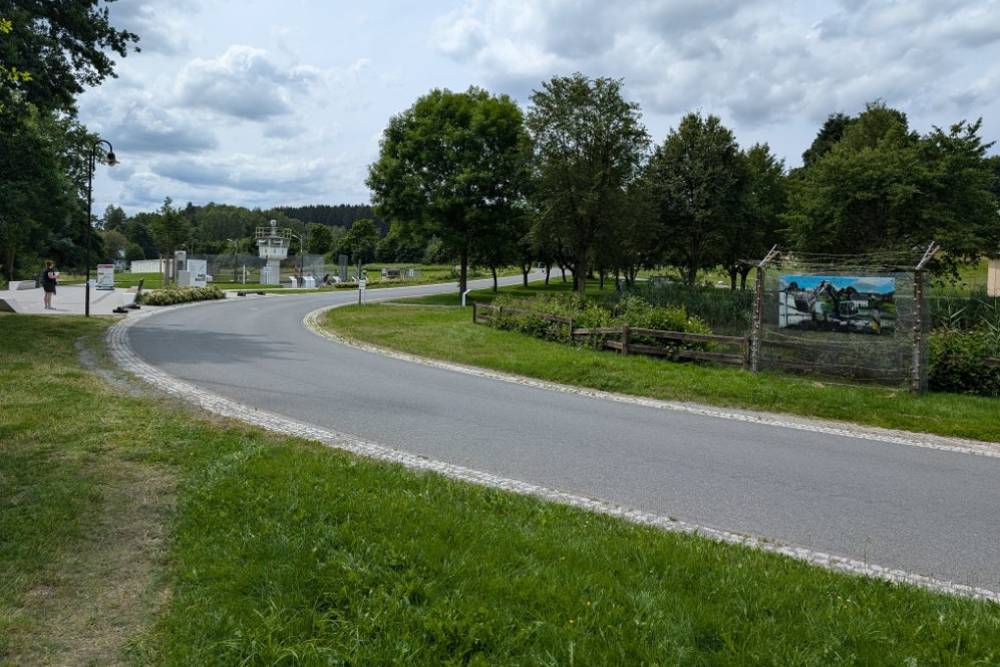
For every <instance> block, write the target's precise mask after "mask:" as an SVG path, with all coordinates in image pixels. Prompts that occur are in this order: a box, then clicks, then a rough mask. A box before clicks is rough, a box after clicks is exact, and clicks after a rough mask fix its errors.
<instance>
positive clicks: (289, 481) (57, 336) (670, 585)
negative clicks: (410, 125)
mask: <svg viewBox="0 0 1000 667" xmlns="http://www.w3.org/2000/svg"><path fill="white" fill-rule="evenodd" d="M106 324H107V321H106V320H104V321H101V320H99V319H96V318H95V319H91V320H83V319H82V318H76V319H74V318H60V319H57V318H42V317H35V318H32V317H24V316H16V317H15V316H0V327H3V331H4V332H5V334H9V335H7V336H5V345H4V346H3V347H2V348H0V404H2V405H3V406H4V409H3V410H2V411H0V663H4V662H10V663H12V664H24V663H28V664H37V663H44V662H49V663H53V664H114V663H118V662H134V663H136V664H177V665H181V664H183V665H193V664H348V663H349V664H400V663H407V664H428V665H430V664H433V665H438V664H531V665H535V664H670V663H680V662H683V663H693V664H720V663H721V664H773V663H775V662H781V663H784V664H829V663H847V664H940V663H954V664H959V663H961V664H969V663H973V662H977V663H978V664H993V663H995V662H996V661H998V660H1000V639H998V638H1000V607H998V606H997V605H992V604H987V603H977V602H973V601H969V600H962V599H956V598H949V597H946V596H941V595H933V594H930V593H927V592H924V591H919V590H915V589H910V588H905V587H897V586H893V585H890V584H887V583H883V582H877V581H872V580H867V579H861V578H853V577H847V576H843V575H836V574H833V573H830V572H826V571H823V570H818V569H814V568H811V567H808V566H806V565H804V564H802V563H799V562H796V561H792V560H788V559H784V558H780V557H777V556H773V555H768V554H764V553H760V552H755V551H750V550H746V549H741V548H737V547H732V546H728V545H721V544H716V543H712V542H708V541H706V540H702V539H698V538H693V537H687V536H679V535H670V534H664V533H662V532H659V531H656V530H653V529H648V528H641V527H636V526H631V525H628V524H625V523H622V522H619V521H615V520H612V519H608V518H606V517H600V516H594V515H591V514H588V513H585V512H581V511H577V510H572V509H569V508H565V507H561V506H557V505H551V504H546V503H542V502H538V501H535V500H532V499H528V498H522V497H518V496H513V495H510V494H506V493H501V492H498V491H493V490H485V489H481V488H477V487H472V486H469V485H466V484H461V483H456V482H452V481H449V480H446V479H443V478H441V477H439V476H436V475H431V474H417V473H412V472H409V471H406V470H404V469H402V468H399V467H396V466H389V465H384V464H377V463H373V462H370V461H365V460H363V459H358V458H356V457H353V456H349V455H346V454H343V453H338V452H334V451H331V450H328V449H326V448H323V447H320V446H317V445H313V444H310V443H308V442H304V441H300V440H296V439H291V438H281V437H276V436H271V435H268V434H266V433H263V432H261V431H259V430H256V429H250V428H244V427H241V426H238V425H232V424H229V423H224V422H221V423H220V422H219V421H218V420H211V419H207V418H204V417H199V416H197V415H195V414H192V413H190V412H189V411H188V410H187V409H186V408H183V407H178V406H172V405H171V404H170V403H168V402H165V401H163V399H153V398H150V397H144V396H134V395H130V394H129V393H127V392H126V391H124V390H123V389H122V388H121V387H116V386H113V385H110V384H108V383H107V382H106V381H104V380H102V379H101V378H100V377H99V376H97V375H95V374H94V373H91V372H89V371H87V370H85V369H83V368H81V366H80V363H79V359H78V355H77V352H76V350H75V349H74V341H75V340H77V339H78V338H79V337H80V336H90V337H95V336H99V335H100V334H101V332H102V329H103V327H104V326H105V325H106ZM137 561H138V562H139V565H137V564H136V562H137Z"/></svg>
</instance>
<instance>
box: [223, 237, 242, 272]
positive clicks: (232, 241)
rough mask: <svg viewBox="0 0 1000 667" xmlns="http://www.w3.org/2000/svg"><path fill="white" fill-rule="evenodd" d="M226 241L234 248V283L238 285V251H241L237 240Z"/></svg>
mask: <svg viewBox="0 0 1000 667" xmlns="http://www.w3.org/2000/svg"><path fill="white" fill-rule="evenodd" d="M226 241H228V242H229V244H230V245H231V246H232V248H233V282H234V283H236V282H239V279H238V278H237V276H236V261H237V260H236V251H237V250H239V247H238V245H237V243H236V239H226Z"/></svg>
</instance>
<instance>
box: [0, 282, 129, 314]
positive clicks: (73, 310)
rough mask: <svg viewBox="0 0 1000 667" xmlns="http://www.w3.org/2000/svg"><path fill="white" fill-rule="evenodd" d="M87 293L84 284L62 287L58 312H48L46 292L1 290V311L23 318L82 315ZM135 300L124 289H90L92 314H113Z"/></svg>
mask: <svg viewBox="0 0 1000 667" xmlns="http://www.w3.org/2000/svg"><path fill="white" fill-rule="evenodd" d="M85 292H86V290H85V289H84V286H83V285H60V286H59V287H58V288H57V289H56V294H55V296H54V297H52V305H53V307H54V308H55V310H45V308H44V304H45V302H44V300H43V299H44V296H45V293H44V292H43V291H42V289H41V288H35V289H26V290H15V291H11V290H0V311H8V312H10V311H13V312H15V313H21V314H23V315H83V311H84V293H85ZM134 300H135V293H134V292H128V291H126V290H124V289H115V290H97V289H94V288H93V287H91V288H90V314H91V315H111V314H112V313H113V312H114V309H115V308H118V307H119V306H126V305H128V304H130V303H132V302H133V301H134ZM5 306H6V307H5Z"/></svg>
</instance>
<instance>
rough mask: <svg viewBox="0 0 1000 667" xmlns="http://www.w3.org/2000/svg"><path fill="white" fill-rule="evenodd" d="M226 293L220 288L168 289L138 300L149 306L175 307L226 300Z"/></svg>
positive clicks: (140, 297)
mask: <svg viewBox="0 0 1000 667" xmlns="http://www.w3.org/2000/svg"><path fill="white" fill-rule="evenodd" d="M225 298H226V293H225V292H223V291H222V290H220V289H219V288H218V287H214V286H213V287H168V288H165V289H160V290H156V291H154V292H145V293H143V294H141V295H140V296H139V298H137V299H136V300H137V301H139V302H140V303H144V304H146V305H149V306H173V305H174V304H178V303H189V302H192V301H211V300H213V299H225Z"/></svg>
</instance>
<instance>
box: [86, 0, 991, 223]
mask: <svg viewBox="0 0 1000 667" xmlns="http://www.w3.org/2000/svg"><path fill="white" fill-rule="evenodd" d="M109 7H110V9H111V17H112V21H113V23H114V24H115V25H116V26H118V27H122V28H127V29H129V30H131V31H132V32H135V33H137V34H139V35H140V37H141V42H140V44H139V46H140V48H141V52H139V53H134V52H132V53H129V54H128V56H127V57H126V58H123V59H118V65H117V72H118V75H119V76H118V78H117V79H113V80H108V81H106V82H105V83H104V84H102V85H101V86H99V87H97V88H93V89H91V90H88V91H87V92H86V93H84V95H83V96H82V97H81V99H80V104H79V111H80V119H81V120H82V121H83V122H84V123H85V124H86V125H87V126H88V127H89V128H90V129H91V130H93V131H95V132H98V133H99V134H100V135H101V136H102V137H103V138H105V139H107V140H109V141H110V142H111V143H112V144H114V147H115V151H116V153H117V157H118V159H119V160H120V162H121V164H120V165H118V166H116V167H113V168H109V167H100V168H99V169H98V174H97V175H96V177H95V185H94V188H95V189H94V200H95V209H96V210H103V209H104V207H105V206H107V205H109V204H115V205H119V206H122V207H124V208H125V209H126V210H127V211H129V212H130V213H134V212H137V211H140V210H151V209H154V208H157V207H159V206H160V204H162V202H163V199H164V198H165V197H171V198H172V199H173V200H174V202H176V203H180V204H183V203H185V202H188V201H191V202H194V203H195V204H205V203H208V202H210V201H214V202H218V203H229V204H237V205H242V206H248V207H261V208H270V207H272V206H279V205H301V204H337V203H366V202H368V201H369V196H370V195H369V192H368V189H367V188H366V186H365V183H364V182H365V177H366V174H367V168H368V165H369V164H370V163H371V162H372V161H373V160H374V159H375V158H376V156H377V155H378V143H379V138H380V136H381V133H382V131H383V129H384V128H385V126H386V124H387V122H388V120H389V118H390V117H391V116H392V115H393V114H396V113H399V112H401V111H403V110H405V109H407V108H408V107H409V106H411V105H412V104H413V102H414V101H415V100H416V99H417V98H418V97H419V96H421V95H423V94H425V93H426V92H428V91H429V90H431V89H434V88H448V89H450V90H456V91H457V90H465V89H466V88H468V87H469V86H471V85H475V86H479V87H482V88H485V89H487V90H489V91H491V92H493V93H497V94H499V93H505V94H508V95H510V96H511V97H512V98H513V99H514V100H515V101H517V102H518V103H519V104H520V105H522V107H523V108H524V109H525V110H527V109H528V108H529V106H530V96H531V93H532V91H533V90H536V89H538V88H540V86H541V83H542V82H543V81H545V80H547V79H549V78H551V77H552V76H555V75H567V74H572V73H573V72H582V73H583V74H585V75H587V76H590V77H599V76H606V77H613V78H620V79H623V80H624V91H625V95H626V96H627V97H628V98H629V99H630V100H633V101H635V102H637V103H638V104H639V105H640V106H641V108H642V114H643V122H644V124H645V126H646V128H647V130H648V131H649V134H650V136H651V138H652V140H653V141H654V142H655V143H661V142H662V141H663V140H664V138H665V137H666V135H667V133H668V132H669V131H670V129H671V128H672V127H676V126H677V124H678V122H679V120H680V118H681V117H682V116H683V115H684V114H685V113H688V112H691V111H700V112H702V113H712V114H715V115H717V116H719V117H721V118H722V120H723V122H724V123H725V124H726V125H727V126H728V127H730V128H732V129H733V130H734V132H735V134H736V138H737V141H738V142H739V143H740V145H741V146H744V147H749V146H751V145H753V144H754V143H757V142H766V143H768V144H769V145H770V146H771V148H772V149H773V150H774V152H775V153H776V154H777V155H779V156H780V157H782V158H784V159H785V163H786V165H787V166H788V167H794V166H797V165H799V164H800V163H801V154H802V152H803V151H804V150H805V149H806V148H807V147H808V146H809V144H810V142H811V141H812V139H813V137H814V136H815V134H816V131H817V130H818V128H819V126H820V125H821V124H822V123H823V121H824V119H825V118H826V117H827V116H828V115H830V114H831V113H834V112H843V113H848V114H856V113H858V112H859V111H861V110H863V109H864V105H865V103H866V102H871V101H875V100H882V101H884V102H885V103H887V104H889V105H890V106H893V107H896V108H898V109H900V110H902V111H904V112H905V113H906V114H907V115H908V117H909V120H910V125H911V128H912V129H915V130H917V131H920V132H927V131H930V130H931V129H932V127H933V126H938V127H944V128H946V127H948V126H950V125H951V124H952V123H955V122H957V121H960V120H963V119H969V120H974V119H976V118H979V117H982V118H983V120H984V124H983V130H982V135H983V137H984V138H985V139H987V140H990V141H992V140H995V139H1000V0H985V1H980V2H956V1H952V0H906V1H899V2H890V1H881V2H877V1H871V2H867V1H865V0H839V1H819V2H801V3H794V2H781V1H773V0H659V1H650V0H632V1H628V2H616V1H614V0H603V1H600V0H577V1H576V2H573V1H568V0H495V1H493V2H486V1H479V0H456V1H452V2H447V1H443V0H425V1H424V2H419V3H415V2H380V1H378V0H370V1H369V2H368V3H361V2H340V1H339V0H325V1H320V0H283V1H282V2H275V1H274V0H118V1H117V2H114V3H113V4H111V5H109ZM992 151H993V152H997V149H996V148H995V147H994V149H992Z"/></svg>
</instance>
